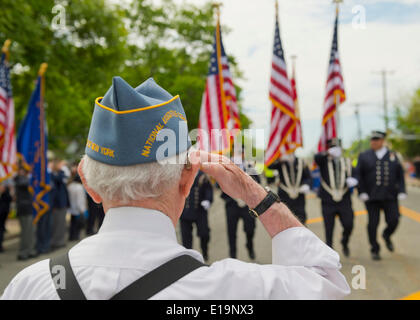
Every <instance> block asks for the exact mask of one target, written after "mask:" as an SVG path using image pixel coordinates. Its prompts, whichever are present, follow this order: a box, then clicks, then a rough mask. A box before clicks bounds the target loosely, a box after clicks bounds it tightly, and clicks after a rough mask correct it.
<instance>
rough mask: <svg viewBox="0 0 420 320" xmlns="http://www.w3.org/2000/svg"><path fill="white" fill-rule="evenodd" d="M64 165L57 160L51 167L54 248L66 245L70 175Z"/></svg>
mask: <svg viewBox="0 0 420 320" xmlns="http://www.w3.org/2000/svg"><path fill="white" fill-rule="evenodd" d="M63 166H64V163H63V162H62V161H60V160H55V161H53V163H52V167H51V187H52V188H51V192H50V195H51V198H50V199H51V208H52V215H51V216H52V228H51V231H52V234H51V249H52V250H54V249H58V248H61V247H64V246H65V245H66V230H67V224H66V213H67V208H68V207H69V197H68V192H67V180H68V175H66V174H65V170H63ZM66 171H68V169H67V170H66Z"/></svg>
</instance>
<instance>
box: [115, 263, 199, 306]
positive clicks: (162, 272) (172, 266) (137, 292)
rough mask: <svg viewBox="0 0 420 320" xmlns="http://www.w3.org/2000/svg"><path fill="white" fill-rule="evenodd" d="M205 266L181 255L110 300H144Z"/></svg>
mask: <svg viewBox="0 0 420 320" xmlns="http://www.w3.org/2000/svg"><path fill="white" fill-rule="evenodd" d="M204 266H206V265H205V264H204V263H201V262H200V261H198V260H196V259H194V258H193V257H191V256H189V255H182V256H179V257H176V258H174V259H172V260H169V261H168V262H166V263H164V264H163V265H161V266H160V267H157V268H156V269H154V270H152V271H150V272H149V273H146V274H145V275H144V276H143V277H141V278H140V279H138V280H136V281H134V282H133V283H132V284H130V285H129V286H128V287H126V288H124V289H123V290H121V291H120V292H118V293H117V294H116V295H115V296H113V297H112V298H111V300H146V299H149V298H151V297H152V296H154V295H155V294H156V293H158V292H160V291H162V290H163V289H165V288H166V287H169V286H170V285H171V284H173V283H174V282H176V281H178V280H179V279H181V278H182V277H184V276H186V275H187V274H188V273H190V272H192V271H194V270H195V269H198V268H200V267H204Z"/></svg>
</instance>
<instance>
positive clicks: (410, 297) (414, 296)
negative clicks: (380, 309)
mask: <svg viewBox="0 0 420 320" xmlns="http://www.w3.org/2000/svg"><path fill="white" fill-rule="evenodd" d="M399 300H420V291H418V292H414V293H412V294H410V295H408V296H406V297H404V298H401V299H399Z"/></svg>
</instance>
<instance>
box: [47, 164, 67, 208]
mask: <svg viewBox="0 0 420 320" xmlns="http://www.w3.org/2000/svg"><path fill="white" fill-rule="evenodd" d="M65 180H66V175H65V174H64V171H63V170H59V171H58V172H52V173H51V185H52V189H51V193H50V194H51V207H52V208H53V209H54V208H57V209H61V208H68V207H70V203H69V195H68V192H67V185H66V181H65Z"/></svg>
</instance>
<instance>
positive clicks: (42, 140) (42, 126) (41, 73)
mask: <svg viewBox="0 0 420 320" xmlns="http://www.w3.org/2000/svg"><path fill="white" fill-rule="evenodd" d="M47 68H48V64H47V63H45V62H44V63H42V64H41V66H40V67H39V71H38V76H40V77H41V79H40V81H41V84H40V85H41V97H40V106H39V112H40V122H41V124H40V130H41V136H40V144H41V184H45V170H46V161H45V160H46V159H45V157H44V155H45V110H44V93H45V78H44V74H45V72H46V71H47Z"/></svg>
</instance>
